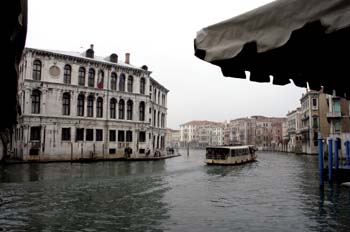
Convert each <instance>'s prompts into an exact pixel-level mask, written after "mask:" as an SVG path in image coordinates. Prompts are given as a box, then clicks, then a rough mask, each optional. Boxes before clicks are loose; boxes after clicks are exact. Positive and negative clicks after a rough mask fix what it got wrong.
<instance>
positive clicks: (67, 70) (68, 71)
mask: <svg viewBox="0 0 350 232" xmlns="http://www.w3.org/2000/svg"><path fill="white" fill-rule="evenodd" d="M71 76H72V68H71V66H70V65H68V64H66V65H65V66H64V73H63V83H65V84H70V82H71Z"/></svg>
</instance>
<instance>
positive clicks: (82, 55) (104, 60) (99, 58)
mask: <svg viewBox="0 0 350 232" xmlns="http://www.w3.org/2000/svg"><path fill="white" fill-rule="evenodd" d="M25 49H26V50H31V51H41V52H47V53H52V54H56V55H64V56H69V57H74V58H80V59H84V60H88V61H95V62H96V61H97V62H100V63H104V64H109V65H118V66H122V67H125V68H132V69H137V70H139V71H144V72H148V73H151V72H150V71H147V70H144V69H142V68H141V67H136V66H134V65H131V64H127V63H125V62H120V61H118V63H114V62H111V61H109V60H108V59H109V56H108V57H102V56H96V55H95V56H94V58H90V57H86V55H85V52H82V53H81V52H75V51H59V50H50V49H37V48H29V47H27V48H25Z"/></svg>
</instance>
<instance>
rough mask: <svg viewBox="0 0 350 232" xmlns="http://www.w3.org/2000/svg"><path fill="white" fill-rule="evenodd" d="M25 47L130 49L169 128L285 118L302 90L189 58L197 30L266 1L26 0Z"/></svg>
mask: <svg viewBox="0 0 350 232" xmlns="http://www.w3.org/2000/svg"><path fill="white" fill-rule="evenodd" d="M28 2H29V9H28V34H27V41H26V46H27V47H32V48H39V49H52V50H62V51H78V52H83V51H85V50H86V49H87V48H88V47H89V46H90V44H94V50H95V54H96V55H98V56H108V55H110V54H111V53H112V52H113V53H117V54H118V56H119V58H120V59H121V60H124V57H125V53H126V52H129V53H130V54H131V55H130V62H131V64H133V65H135V66H138V67H140V66H142V65H144V64H145V65H147V66H148V67H149V70H150V71H152V77H153V78H154V79H156V80H157V81H158V82H160V83H161V84H162V85H164V86H165V87H166V88H167V89H169V90H170V92H169V93H168V125H167V126H168V127H170V128H173V129H178V127H179V125H180V124H183V123H185V122H188V121H191V120H211V121H218V122H220V121H221V122H223V121H224V120H230V119H235V118H238V117H245V116H251V115H265V116H276V117H284V116H285V115H286V114H287V112H288V111H290V110H293V109H295V108H296V107H298V106H299V105H300V102H299V99H300V97H301V94H302V93H303V92H304V91H305V89H302V88H298V87H296V86H295V85H294V84H289V85H286V86H275V85H272V84H271V83H255V82H251V81H249V80H241V79H236V78H226V77H223V76H222V74H221V71H220V69H219V68H218V67H217V66H214V65H211V64H209V63H206V62H204V61H202V60H199V59H198V58H196V57H195V56H194V49H193V40H194V39H195V37H196V33H197V31H199V30H200V29H202V28H203V27H206V26H209V25H211V24H214V23H218V22H220V21H223V20H226V19H228V18H231V17H233V16H236V15H239V14H242V13H244V12H246V11H248V10H251V9H254V8H256V7H258V6H261V5H264V4H266V3H268V2H270V1H268V0H249V1H248V0H247V1H244V0H240V1H237V0H220V1H213V0H198V1H197V0H191V1H190V0H176V1H164V0H163V1H162V0H147V1H142V0H124V1H119V0H59V1H58V0H28Z"/></svg>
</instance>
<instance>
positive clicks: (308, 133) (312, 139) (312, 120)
mask: <svg viewBox="0 0 350 232" xmlns="http://www.w3.org/2000/svg"><path fill="white" fill-rule="evenodd" d="M300 104H301V108H300V116H301V122H300V123H301V124H300V128H299V129H298V131H297V136H298V141H299V142H300V145H301V148H300V149H301V150H299V152H301V153H306V154H317V136H318V132H319V121H320V116H319V92H318V91H307V92H306V93H305V94H303V95H302V97H301V99H300Z"/></svg>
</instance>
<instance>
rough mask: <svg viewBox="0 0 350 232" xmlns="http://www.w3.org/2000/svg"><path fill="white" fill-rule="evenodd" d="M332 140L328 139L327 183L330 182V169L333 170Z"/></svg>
mask: <svg viewBox="0 0 350 232" xmlns="http://www.w3.org/2000/svg"><path fill="white" fill-rule="evenodd" d="M332 153H333V139H332V138H329V139H328V181H329V182H332V168H333V154H332Z"/></svg>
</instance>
